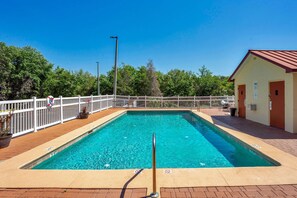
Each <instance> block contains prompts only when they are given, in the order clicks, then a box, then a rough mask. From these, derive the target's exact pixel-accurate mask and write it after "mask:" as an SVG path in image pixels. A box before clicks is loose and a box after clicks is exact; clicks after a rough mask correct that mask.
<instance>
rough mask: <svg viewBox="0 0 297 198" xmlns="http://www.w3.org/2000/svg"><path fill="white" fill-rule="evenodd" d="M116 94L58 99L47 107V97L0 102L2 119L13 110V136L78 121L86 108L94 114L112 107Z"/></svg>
mask: <svg viewBox="0 0 297 198" xmlns="http://www.w3.org/2000/svg"><path fill="white" fill-rule="evenodd" d="M113 101H114V96H113V95H100V96H82V97H81V96H78V97H62V96H60V97H59V98H55V100H54V105H53V106H52V107H47V99H46V98H36V97H33V98H32V99H26V100H10V101H0V116H5V115H8V114H9V112H10V111H13V116H12V120H11V130H12V134H13V137H16V136H19V135H23V134H26V133H29V132H36V131H37V130H40V129H43V128H46V127H49V126H52V125H55V124H59V123H63V122H66V121H69V120H72V119H75V118H76V117H77V115H78V114H79V112H80V111H81V110H82V108H83V107H86V108H87V111H88V112H90V113H91V114H92V113H95V112H98V111H102V110H104V109H108V108H111V107H112V106H113Z"/></svg>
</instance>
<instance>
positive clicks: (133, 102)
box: [116, 95, 234, 108]
mask: <svg viewBox="0 0 297 198" xmlns="http://www.w3.org/2000/svg"><path fill="white" fill-rule="evenodd" d="M223 100H224V101H225V103H228V104H229V105H231V106H232V105H233V104H234V96H170V97H162V96H160V97H155V96H119V95H117V97H116V106H117V107H129V108H131V107H132V108H137V107H138V108H213V107H215V108H220V107H222V105H223V104H222V101H223Z"/></svg>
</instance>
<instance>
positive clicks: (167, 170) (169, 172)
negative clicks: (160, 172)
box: [164, 169, 172, 174]
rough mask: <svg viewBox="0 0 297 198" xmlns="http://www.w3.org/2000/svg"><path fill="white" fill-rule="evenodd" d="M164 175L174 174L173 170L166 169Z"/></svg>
mask: <svg viewBox="0 0 297 198" xmlns="http://www.w3.org/2000/svg"><path fill="white" fill-rule="evenodd" d="M164 173H165V174H172V170H171V169H166V170H164Z"/></svg>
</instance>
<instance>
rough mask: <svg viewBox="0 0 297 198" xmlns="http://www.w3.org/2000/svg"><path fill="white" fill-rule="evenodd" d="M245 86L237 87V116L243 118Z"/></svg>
mask: <svg viewBox="0 0 297 198" xmlns="http://www.w3.org/2000/svg"><path fill="white" fill-rule="evenodd" d="M244 103H245V85H238V116H239V117H241V118H245V104H244Z"/></svg>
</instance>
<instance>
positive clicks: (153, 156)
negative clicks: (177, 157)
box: [150, 133, 159, 198]
mask: <svg viewBox="0 0 297 198" xmlns="http://www.w3.org/2000/svg"><path fill="white" fill-rule="evenodd" d="M152 172H153V192H152V193H151V194H150V197H153V198H156V197H159V193H158V192H157V183H156V181H157V179H156V134H155V133H153V139H152Z"/></svg>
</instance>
